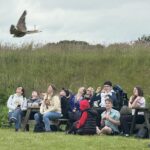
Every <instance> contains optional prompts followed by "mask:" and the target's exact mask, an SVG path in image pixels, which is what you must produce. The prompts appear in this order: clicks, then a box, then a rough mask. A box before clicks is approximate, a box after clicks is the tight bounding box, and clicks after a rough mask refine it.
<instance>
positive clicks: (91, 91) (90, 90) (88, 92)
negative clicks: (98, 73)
mask: <svg viewBox="0 0 150 150" xmlns="http://www.w3.org/2000/svg"><path fill="white" fill-rule="evenodd" d="M93 93H94V89H93V88H92V87H88V88H87V89H86V94H87V95H90V96H93Z"/></svg>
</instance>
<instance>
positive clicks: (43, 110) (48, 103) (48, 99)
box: [34, 84, 62, 132]
mask: <svg viewBox="0 0 150 150" xmlns="http://www.w3.org/2000/svg"><path fill="white" fill-rule="evenodd" d="M61 116H62V114H61V102H60V98H59V96H58V95H57V94H56V87H55V86H54V85H53V84H50V85H49V86H48V89H47V93H46V94H45V96H44V100H43V101H42V104H41V106H40V113H36V114H35V115H34V119H35V121H36V124H40V123H41V118H42V121H43V122H44V125H45V131H46V132H51V131H52V129H51V127H50V124H51V123H52V121H53V120H56V119H59V118H60V117H61Z"/></svg>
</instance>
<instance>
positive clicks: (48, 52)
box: [0, 43, 150, 96]
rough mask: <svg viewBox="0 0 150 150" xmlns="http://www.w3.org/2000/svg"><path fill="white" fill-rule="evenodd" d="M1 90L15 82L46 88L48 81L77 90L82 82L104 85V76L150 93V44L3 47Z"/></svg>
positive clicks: (129, 89)
mask: <svg viewBox="0 0 150 150" xmlns="http://www.w3.org/2000/svg"><path fill="white" fill-rule="evenodd" d="M0 68H1V71H0V85H1V86H0V91H1V92H0V93H5V94H6V95H7V96H8V95H9V94H11V93H13V92H14V90H15V88H16V86H18V85H21V86H23V87H24V88H25V89H26V93H27V96H29V95H30V94H31V91H32V90H33V89H36V90H38V91H40V92H41V91H42V92H44V91H46V88H47V86H48V84H49V83H54V84H55V85H56V86H57V87H58V89H60V88H61V87H68V88H70V89H72V90H73V91H74V92H76V91H77V89H78V88H79V87H80V86H85V87H88V86H93V87H94V88H96V87H97V86H101V85H102V84H103V82H104V81H105V80H111V81H112V82H113V84H120V85H121V86H122V87H123V89H124V90H125V91H127V92H128V93H129V95H131V93H132V89H133V87H134V86H136V85H141V86H142V88H143V89H144V92H145V94H146V95H150V94H149V91H150V86H149V85H150V80H149V74H150V46H149V45H147V44H141V45H138V44H137V45H131V46H130V45H127V44H114V45H110V46H109V47H105V48H103V47H100V46H97V45H94V46H92V45H82V44H81V45H80V44H72V43H70V44H65V43H63V44H50V45H47V46H43V47H41V48H35V49H33V48H32V45H27V46H26V45H25V46H23V47H21V48H16V47H11V46H10V47H9V46H5V47H2V46H1V47H0Z"/></svg>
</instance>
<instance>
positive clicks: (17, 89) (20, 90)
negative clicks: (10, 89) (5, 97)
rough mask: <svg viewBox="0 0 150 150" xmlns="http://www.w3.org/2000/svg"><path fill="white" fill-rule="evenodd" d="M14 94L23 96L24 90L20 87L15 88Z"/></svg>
mask: <svg viewBox="0 0 150 150" xmlns="http://www.w3.org/2000/svg"><path fill="white" fill-rule="evenodd" d="M16 94H18V95H22V96H25V90H24V88H23V87H21V86H20V87H17V88H16Z"/></svg>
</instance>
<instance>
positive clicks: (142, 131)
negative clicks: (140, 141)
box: [135, 127, 148, 138]
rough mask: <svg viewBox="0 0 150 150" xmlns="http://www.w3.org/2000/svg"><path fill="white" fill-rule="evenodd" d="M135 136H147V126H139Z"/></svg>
mask: <svg viewBox="0 0 150 150" xmlns="http://www.w3.org/2000/svg"><path fill="white" fill-rule="evenodd" d="M135 137H137V138H148V128H147V127H143V128H141V129H140V130H139V131H138V132H137V134H136V136H135Z"/></svg>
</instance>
